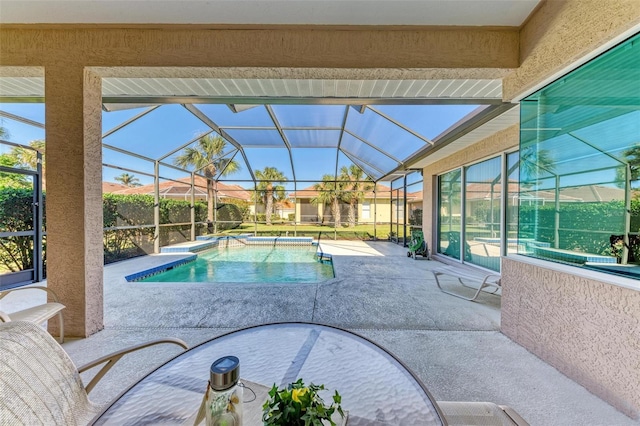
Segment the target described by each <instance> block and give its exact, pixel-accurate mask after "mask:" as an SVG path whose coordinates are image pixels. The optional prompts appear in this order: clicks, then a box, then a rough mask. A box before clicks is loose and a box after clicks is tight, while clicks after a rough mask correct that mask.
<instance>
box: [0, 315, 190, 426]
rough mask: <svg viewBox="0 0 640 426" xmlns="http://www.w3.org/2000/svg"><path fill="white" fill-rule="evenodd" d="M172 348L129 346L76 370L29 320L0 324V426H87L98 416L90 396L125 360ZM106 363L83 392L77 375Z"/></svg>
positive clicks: (177, 340)
mask: <svg viewBox="0 0 640 426" xmlns="http://www.w3.org/2000/svg"><path fill="white" fill-rule="evenodd" d="M160 343H173V344H176V345H179V346H181V347H183V348H184V349H187V344H186V343H184V342H183V341H182V340H180V339H162V340H154V341H151V342H148V343H143V344H140V345H137V346H132V347H130V348H127V349H123V350H121V351H117V352H114V353H112V354H109V355H106V356H104V357H101V358H99V359H97V360H95V361H93V362H90V363H89V364H87V365H84V366H82V367H80V368H79V369H76V366H75V365H74V364H73V361H71V358H69V356H68V355H67V353H66V352H65V351H64V349H62V346H60V345H59V344H58V342H56V341H55V339H54V338H53V337H51V335H49V333H47V332H46V331H45V330H44V329H43V328H42V327H40V326H38V325H36V324H34V323H32V322H28V321H11V322H8V323H5V324H0V347H1V348H2V356H0V389H2V392H1V394H2V397H1V398H0V425H19V424H21V425H35V424H43V425H86V424H88V423H90V422H91V420H92V419H93V418H94V417H95V416H96V415H98V414H99V413H100V412H101V411H102V407H101V406H99V405H97V404H94V403H93V402H91V401H90V400H89V397H88V393H89V392H90V391H91V389H93V387H94V386H95V385H96V384H97V383H98V382H99V381H100V379H101V378H102V377H103V376H104V375H105V373H106V372H107V371H108V370H109V369H111V367H113V365H114V364H115V363H116V362H117V361H118V360H119V359H120V358H122V356H123V355H125V354H127V353H130V352H133V351H136V350H139V349H142V348H146V347H149V346H153V345H157V344H160ZM101 364H104V365H103V367H102V368H101V369H100V370H99V371H98V373H97V374H96V376H95V377H94V378H93V379H91V381H89V384H88V385H87V386H86V387H85V386H83V384H82V379H81V378H80V373H82V372H84V371H86V370H89V369H91V368H93V367H96V366H98V365H101Z"/></svg>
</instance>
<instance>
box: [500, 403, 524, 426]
mask: <svg viewBox="0 0 640 426" xmlns="http://www.w3.org/2000/svg"><path fill="white" fill-rule="evenodd" d="M498 407H500V408H501V409H502V411H504V413H505V414H506V415H507V416H509V418H510V419H511V420H512V421H513V422H514V423H515V424H516V425H518V426H529V423H527V421H526V420H525V419H523V418H522V417H521V416H520V414H518V413H516V411H515V410H514V409H513V408H511V407H509V406H508V405H498Z"/></svg>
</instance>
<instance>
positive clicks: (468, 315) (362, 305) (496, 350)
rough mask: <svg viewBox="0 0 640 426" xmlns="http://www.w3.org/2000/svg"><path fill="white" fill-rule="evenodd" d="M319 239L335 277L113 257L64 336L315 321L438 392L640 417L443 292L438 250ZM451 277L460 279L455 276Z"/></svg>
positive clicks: (77, 356) (474, 306)
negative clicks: (229, 273)
mask: <svg viewBox="0 0 640 426" xmlns="http://www.w3.org/2000/svg"><path fill="white" fill-rule="evenodd" d="M322 250H323V251H324V252H327V253H331V254H332V255H333V262H334V267H335V272H336V278H334V279H332V280H329V281H327V282H324V283H319V284H296V285H291V284H286V285H282V284H261V285H247V284H215V285H212V284H205V283H168V284H160V283H127V282H126V281H125V279H124V276H125V275H128V274H130V273H133V272H136V271H138V270H141V269H145V268H147V267H151V266H156V265H157V264H159V263H160V262H161V261H165V260H166V259H167V256H170V257H172V258H173V257H175V258H179V257H180V256H183V255H179V254H176V255H174V254H172V255H159V256H146V257H143V258H137V259H132V260H128V261H124V262H119V263H117V264H112V265H108V266H107V267H105V286H104V287H105V288H104V294H105V300H104V306H105V312H104V315H105V317H104V318H105V329H104V330H103V331H101V332H99V333H97V334H95V335H93V336H91V337H89V338H87V339H82V340H75V341H68V342H67V343H65V344H64V345H63V346H64V348H65V350H66V351H67V352H68V353H69V354H70V356H71V357H72V359H73V360H74V362H76V364H78V365H81V364H83V363H85V362H87V361H89V360H92V359H94V358H97V357H98V356H101V355H104V354H106V353H109V352H111V351H114V350H117V349H120V348H122V347H126V346H129V345H132V344H135V343H139V342H141V341H145V340H149V339H152V338H158V337H163V336H173V337H179V338H181V339H184V340H185V341H186V342H187V343H189V345H195V344H196V343H199V342H202V341H204V340H207V339H210V338H212V337H214V336H216V335H220V334H223V333H225V332H228V331H231V330H233V329H237V328H240V327H244V326H249V325H254V324H258V323H268V322H278V321H306V322H318V323H325V324H331V325H336V326H340V327H343V328H346V329H349V330H352V331H355V332H357V333H359V334H362V335H364V336H366V337H368V338H370V339H373V340H374V341H376V342H378V343H379V344H380V345H382V346H383V347H385V348H387V349H388V350H390V351H391V352H392V353H394V354H395V355H396V356H398V357H399V358H400V359H401V360H403V361H404V362H405V363H406V364H407V365H408V366H409V367H410V368H412V369H413V370H414V371H415V372H416V374H417V375H418V376H419V377H420V378H421V379H422V381H423V382H424V383H425V385H426V386H427V388H428V389H430V391H431V392H432V394H433V395H434V397H435V398H436V399H437V400H452V401H491V402H495V403H498V404H505V405H510V406H511V407H513V408H514V409H515V410H516V411H518V413H519V414H520V415H522V416H523V417H524V418H525V419H526V420H527V421H528V422H529V423H530V424H532V425H607V426H609V425H632V424H637V423H636V422H635V421H634V420H632V419H630V418H629V417H627V416H625V415H624V414H622V413H621V412H619V411H617V410H616V409H614V408H613V407H612V406H610V405H609V404H607V403H606V402H604V401H603V400H601V399H600V398H598V397H596V396H594V395H593V394H591V393H590V392H589V391H587V390H586V389H585V388H583V387H582V386H580V385H579V384H577V383H575V382H573V381H572V380H570V379H568V378H567V377H565V376H564V375H562V374H561V373H559V372H558V371H557V370H555V369H554V368H553V367H551V366H549V365H548V364H546V363H544V362H543V361H541V360H540V359H539V358H537V357H536V356H534V355H533V354H531V353H529V352H528V351H527V350H525V349H524V348H522V347H521V346H519V345H517V344H516V343H514V342H512V341H511V340H510V339H509V338H507V337H506V336H504V335H503V334H501V333H500V298H499V297H497V296H493V295H482V296H480V298H479V302H478V303H474V302H467V301H465V300H462V299H458V298H455V297H452V296H450V295H447V294H444V293H442V292H440V291H439V290H438V289H437V287H436V284H435V281H434V279H433V277H432V276H431V274H429V273H428V270H429V269H430V268H433V267H434V266H436V265H437V264H438V263H437V262H436V261H428V260H426V259H423V258H418V260H413V259H411V258H408V257H407V256H406V249H404V248H402V247H400V246H398V245H395V244H392V243H387V242H366V243H365V242H350V241H335V242H333V241H331V242H329V241H323V242H322ZM443 282H444V283H447V282H449V283H450V285H451V286H452V288H453V286H454V285H455V284H454V281H453V280H449V281H447V278H444V280H443ZM455 288H456V290H460V289H461V287H460V286H459V285H455ZM469 291H470V292H471V290H469ZM24 293H28V292H24ZM6 300H7V301H6V302H5V301H3V302H2V303H3V306H2V308H3V309H5V310H7V311H10V310H11V308H10V307H9V306H8V304H9V303H14V304H15V306H18V305H19V304H20V303H21V302H20V300H18V299H14V301H13V302H12V301H11V300H9V297H7V298H6ZM18 307H19V306H18ZM176 353H177V351H176V349H174V348H173V347H169V346H165V347H160V348H154V349H148V350H146V351H143V352H142V353H139V354H133V355H130V356H128V357H126V358H124V359H123V360H122V361H121V363H119V364H118V365H117V366H116V367H115V368H114V369H113V370H112V371H111V372H110V373H109V374H108V376H107V377H106V378H105V379H104V380H103V382H101V384H100V385H99V386H98V387H96V389H95V390H94V391H93V392H92V393H91V398H92V400H94V401H96V402H107V401H109V400H111V399H112V398H114V397H115V396H116V395H117V394H118V393H119V392H121V391H122V390H124V389H126V387H127V386H129V385H130V384H131V383H133V382H135V381H136V380H138V379H139V378H140V377H142V376H143V375H144V374H146V373H147V372H149V371H150V370H151V369H152V368H153V367H154V366H156V365H158V364H159V363H162V362H164V361H165V360H167V359H168V358H170V357H172V356H173V355H175V354H176Z"/></svg>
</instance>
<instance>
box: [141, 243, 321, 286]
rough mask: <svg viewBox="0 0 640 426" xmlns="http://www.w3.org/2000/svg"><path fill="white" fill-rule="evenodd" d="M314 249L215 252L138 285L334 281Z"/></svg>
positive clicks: (259, 248) (246, 248)
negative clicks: (152, 283) (153, 283)
mask: <svg viewBox="0 0 640 426" xmlns="http://www.w3.org/2000/svg"><path fill="white" fill-rule="evenodd" d="M315 254H316V246H303V247H278V246H268V247H265V246H244V247H230V248H214V249H212V250H208V251H206V252H202V253H199V254H198V258H197V259H196V260H195V261H193V262H190V263H187V264H185V265H182V266H178V267H175V268H173V269H171V270H168V271H165V272H162V273H160V274H157V275H153V276H150V277H148V278H145V279H142V280H140V281H141V282H211V283H296V282H298V283H300V282H303V283H313V282H319V281H325V280H328V279H331V278H333V277H334V274H333V266H332V265H331V264H330V263H326V262H318V261H317V260H316V256H315Z"/></svg>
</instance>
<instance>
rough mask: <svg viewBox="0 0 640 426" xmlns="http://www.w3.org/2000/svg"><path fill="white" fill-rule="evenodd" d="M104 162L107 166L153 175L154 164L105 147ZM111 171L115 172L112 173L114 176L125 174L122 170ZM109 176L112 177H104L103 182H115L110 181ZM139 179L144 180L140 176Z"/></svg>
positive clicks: (103, 151) (103, 150) (103, 152)
mask: <svg viewBox="0 0 640 426" xmlns="http://www.w3.org/2000/svg"><path fill="white" fill-rule="evenodd" d="M102 162H103V163H105V164H110V165H112V166H120V167H127V168H128V169H131V170H134V171H138V172H142V173H147V174H151V175H153V162H151V161H147V160H143V159H142V158H137V157H133V156H131V155H127V154H123V153H121V152H118V151H113V150H111V149H109V148H107V147H104V148H103V149H102ZM110 170H113V172H112V175H113V176H118V175H121V174H122V173H123V171H122V170H116V169H110ZM126 173H129V174H135V172H129V171H127V172H126ZM109 176H110V175H103V176H102V180H105V181H111V182H113V179H108V177H109ZM138 177H139V178H142V176H138Z"/></svg>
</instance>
